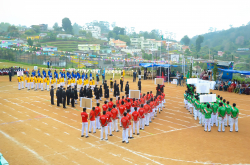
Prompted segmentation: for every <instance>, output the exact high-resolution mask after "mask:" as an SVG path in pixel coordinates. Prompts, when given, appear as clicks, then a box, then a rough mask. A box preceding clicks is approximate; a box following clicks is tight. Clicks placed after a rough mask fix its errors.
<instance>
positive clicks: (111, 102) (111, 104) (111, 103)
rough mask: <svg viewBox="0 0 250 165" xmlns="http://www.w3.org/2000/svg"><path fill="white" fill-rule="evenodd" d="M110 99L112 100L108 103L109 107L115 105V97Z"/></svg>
mask: <svg viewBox="0 0 250 165" xmlns="http://www.w3.org/2000/svg"><path fill="white" fill-rule="evenodd" d="M109 100H110V102H109V103H108V107H109V108H113V105H114V103H113V98H110V99H109Z"/></svg>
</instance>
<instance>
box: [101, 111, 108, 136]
mask: <svg viewBox="0 0 250 165" xmlns="http://www.w3.org/2000/svg"><path fill="white" fill-rule="evenodd" d="M102 114H103V115H101V116H100V124H101V140H103V132H104V131H105V140H108V127H107V125H108V117H107V116H106V111H103V112H102Z"/></svg>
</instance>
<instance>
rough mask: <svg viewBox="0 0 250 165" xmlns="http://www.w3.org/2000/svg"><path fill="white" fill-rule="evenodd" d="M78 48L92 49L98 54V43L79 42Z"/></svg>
mask: <svg viewBox="0 0 250 165" xmlns="http://www.w3.org/2000/svg"><path fill="white" fill-rule="evenodd" d="M78 50H84V51H90V50H91V51H92V52H95V53H98V54H99V51H100V44H79V45H78Z"/></svg>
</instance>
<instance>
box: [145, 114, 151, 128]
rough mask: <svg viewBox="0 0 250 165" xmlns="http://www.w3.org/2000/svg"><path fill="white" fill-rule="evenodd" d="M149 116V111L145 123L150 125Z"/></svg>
mask: <svg viewBox="0 0 250 165" xmlns="http://www.w3.org/2000/svg"><path fill="white" fill-rule="evenodd" d="M149 118H150V113H147V115H146V123H145V125H149Z"/></svg>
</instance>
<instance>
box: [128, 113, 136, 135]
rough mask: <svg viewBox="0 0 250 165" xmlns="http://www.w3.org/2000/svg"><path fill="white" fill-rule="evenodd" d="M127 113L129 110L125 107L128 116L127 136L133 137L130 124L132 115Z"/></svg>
mask: <svg viewBox="0 0 250 165" xmlns="http://www.w3.org/2000/svg"><path fill="white" fill-rule="evenodd" d="M129 113H130V110H129V109H127V118H128V121H129V127H128V138H129V139H133V138H134V137H133V136H132V125H131V120H132V115H130V114H129Z"/></svg>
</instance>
